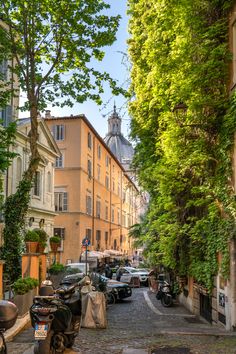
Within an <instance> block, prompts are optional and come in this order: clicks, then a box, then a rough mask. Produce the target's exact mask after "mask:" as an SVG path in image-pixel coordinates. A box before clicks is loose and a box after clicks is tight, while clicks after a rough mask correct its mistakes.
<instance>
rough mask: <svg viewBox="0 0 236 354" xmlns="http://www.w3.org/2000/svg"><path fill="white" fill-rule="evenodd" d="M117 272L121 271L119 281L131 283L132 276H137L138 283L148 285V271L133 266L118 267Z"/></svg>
mask: <svg viewBox="0 0 236 354" xmlns="http://www.w3.org/2000/svg"><path fill="white" fill-rule="evenodd" d="M117 272H120V273H121V278H120V281H121V282H123V283H132V278H137V277H138V278H139V281H140V284H141V285H145V286H148V273H149V272H148V271H147V270H146V269H138V268H133V267H120V268H119V269H118V271H117Z"/></svg>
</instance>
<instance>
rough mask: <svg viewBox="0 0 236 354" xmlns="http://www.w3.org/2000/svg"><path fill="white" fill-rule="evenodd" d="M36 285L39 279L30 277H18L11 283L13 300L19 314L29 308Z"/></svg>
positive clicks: (21, 314) (22, 313)
mask: <svg viewBox="0 0 236 354" xmlns="http://www.w3.org/2000/svg"><path fill="white" fill-rule="evenodd" d="M38 285H39V281H38V280H37V279H34V278H30V277H26V278H20V279H18V280H16V281H15V282H14V283H13V285H12V289H13V292H14V298H13V302H14V304H15V305H16V306H17V308H18V310H19V316H23V315H24V314H25V313H27V311H28V310H29V306H30V304H32V302H33V298H34V296H35V294H36V288H37V286H38Z"/></svg>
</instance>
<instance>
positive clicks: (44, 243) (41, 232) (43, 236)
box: [34, 229, 48, 253]
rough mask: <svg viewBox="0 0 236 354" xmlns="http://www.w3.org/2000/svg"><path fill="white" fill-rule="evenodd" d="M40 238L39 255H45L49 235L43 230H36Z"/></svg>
mask: <svg viewBox="0 0 236 354" xmlns="http://www.w3.org/2000/svg"><path fill="white" fill-rule="evenodd" d="M34 231H35V232H37V234H38V236H39V246H38V251H39V253H44V250H45V247H46V246H47V240H48V234H47V233H46V231H45V230H43V229H34Z"/></svg>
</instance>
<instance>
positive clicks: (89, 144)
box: [88, 133, 92, 149]
mask: <svg viewBox="0 0 236 354" xmlns="http://www.w3.org/2000/svg"><path fill="white" fill-rule="evenodd" d="M88 148H89V149H92V135H91V133H88Z"/></svg>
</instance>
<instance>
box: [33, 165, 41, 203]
mask: <svg viewBox="0 0 236 354" xmlns="http://www.w3.org/2000/svg"><path fill="white" fill-rule="evenodd" d="M40 182H41V174H40V172H39V171H36V172H35V175H34V187H33V194H34V195H36V196H37V197H40V188H41V183H40Z"/></svg>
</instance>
